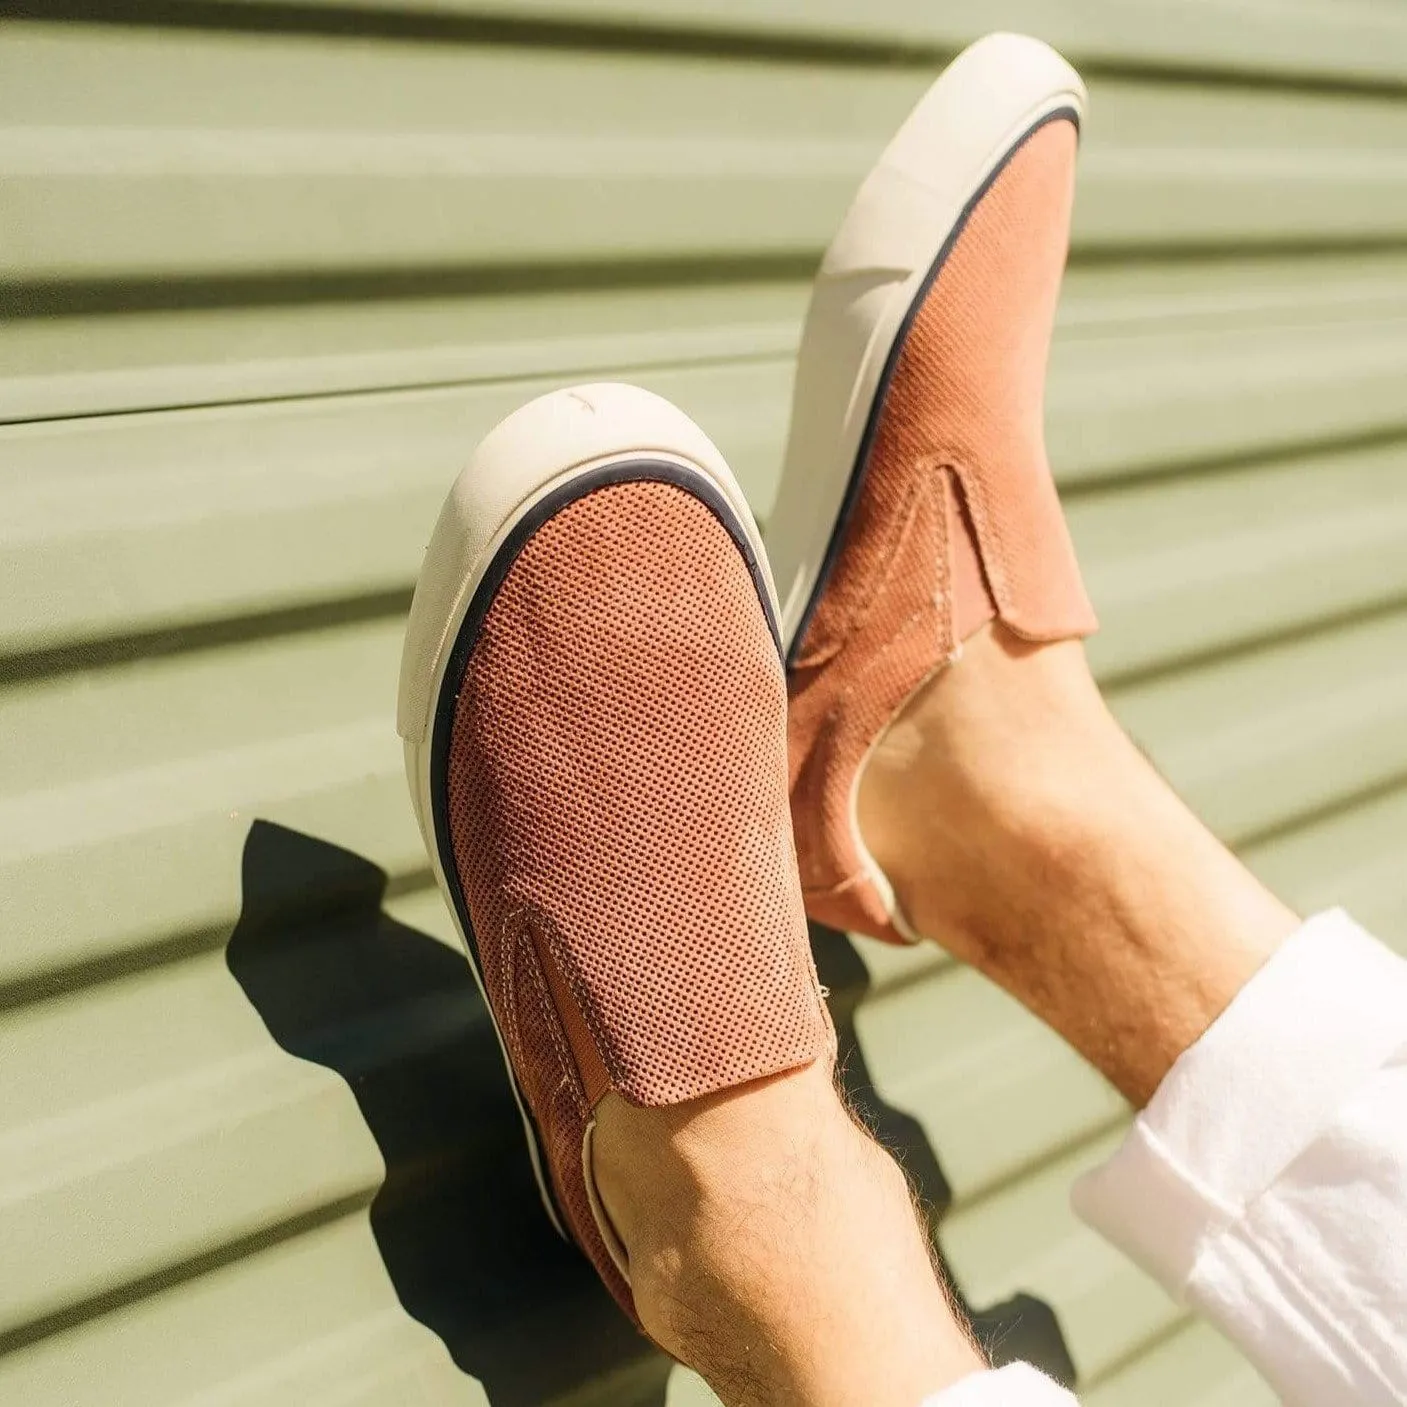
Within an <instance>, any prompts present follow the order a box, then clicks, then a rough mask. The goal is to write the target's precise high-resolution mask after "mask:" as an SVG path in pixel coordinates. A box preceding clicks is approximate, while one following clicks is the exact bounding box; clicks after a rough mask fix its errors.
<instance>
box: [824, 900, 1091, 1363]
mask: <svg viewBox="0 0 1407 1407" xmlns="http://www.w3.org/2000/svg"><path fill="white" fill-rule="evenodd" d="M811 948H812V951H813V952H814V953H815V955H816V970H817V972H818V973H819V975H820V979H821V982H822V984H823V985H824V986H825V987H827V988H828V989H829V991H830V1008H831V1016H832V1017H833V1019H834V1021H835V1028H836V1035H837V1038H838V1042H839V1048H840V1069H841V1073H842V1079H843V1080H844V1083H845V1089H846V1093H847V1094H848V1095H849V1096H850V1100H851V1103H852V1104H853V1105H854V1106H855V1108H856V1109H857V1111H858V1112H859V1113H860V1116H861V1117H862V1118H863V1119H864V1121H865V1123H866V1124H867V1125H868V1126H869V1127H870V1128H871V1129H873V1130H874V1133H875V1136H876V1137H877V1138H878V1139H879V1140H880V1142H881V1143H883V1144H884V1145H885V1147H886V1148H889V1149H890V1150H892V1151H893V1152H894V1153H896V1154H897V1155H898V1157H899V1159H900V1162H901V1163H902V1164H903V1166H904V1168H905V1169H906V1170H907V1172H908V1174H909V1176H910V1178H911V1179H912V1180H913V1182H914V1183H915V1184H916V1185H917V1188H918V1193H919V1196H920V1197H921V1199H922V1201H923V1203H924V1205H925V1207H927V1208H928V1211H929V1218H928V1221H929V1228H930V1234H931V1236H932V1238H933V1247H934V1253H935V1257H936V1259H937V1261H938V1264H939V1265H940V1266H941V1268H942V1271H943V1274H944V1275H945V1276H946V1277H947V1281H948V1286H949V1288H950V1290H951V1291H952V1294H953V1297H954V1299H956V1300H957V1302H958V1303H959V1304H960V1305H961V1306H962V1308H963V1310H964V1311H965V1312H966V1313H967V1315H968V1317H969V1318H970V1319H971V1320H972V1327H973V1330H974V1332H975V1333H976V1335H977V1338H978V1341H979V1342H980V1343H981V1344H982V1346H983V1348H984V1349H985V1350H986V1352H987V1354H988V1356H989V1357H990V1358H991V1360H992V1362H993V1363H995V1364H997V1366H999V1367H1000V1366H1001V1365H1003V1364H1006V1363H1012V1362H1016V1361H1017V1360H1021V1361H1024V1362H1026V1363H1032V1364H1034V1365H1035V1366H1036V1367H1037V1368H1039V1369H1040V1370H1041V1371H1042V1372H1044V1373H1046V1374H1048V1375H1049V1376H1050V1377H1052V1378H1054V1379H1056V1381H1057V1382H1059V1383H1061V1384H1063V1385H1064V1386H1065V1387H1073V1386H1074V1381H1075V1365H1074V1364H1073V1363H1072V1362H1071V1360H1070V1351H1069V1349H1068V1348H1067V1347H1066V1345H1065V1338H1064V1335H1063V1334H1062V1333H1061V1330H1060V1321H1059V1319H1058V1318H1057V1317H1056V1314H1055V1311H1054V1310H1053V1309H1052V1308H1051V1307H1050V1305H1048V1304H1046V1303H1045V1301H1044V1300H1039V1299H1036V1298H1035V1296H1033V1295H1027V1294H1018V1295H1015V1296H1013V1297H1012V1298H1011V1299H1009V1300H1006V1301H1005V1302H1003V1303H1001V1304H996V1305H991V1306H988V1307H987V1308H985V1309H979V1308H977V1307H976V1306H974V1305H973V1304H971V1302H970V1301H969V1300H968V1299H967V1297H966V1296H965V1295H964V1294H963V1292H962V1287H961V1285H959V1284H958V1283H957V1281H956V1280H955V1279H954V1277H953V1273H952V1270H951V1268H950V1267H949V1265H948V1262H947V1258H946V1257H945V1256H944V1255H943V1251H942V1247H941V1245H940V1244H939V1240H938V1225H939V1223H940V1222H941V1220H942V1218H943V1216H944V1214H945V1213H946V1212H947V1210H948V1207H949V1206H950V1205H951V1203H952V1200H953V1193H952V1187H951V1185H950V1184H949V1182H948V1179H947V1178H946V1177H945V1176H944V1175H943V1168H942V1164H941V1163H940V1162H939V1161H938V1155H937V1153H936V1152H935V1151H934V1148H933V1146H932V1144H930V1143H929V1141H928V1138H927V1136H926V1135H925V1133H924V1131H923V1126H922V1125H921V1124H920V1123H919V1122H918V1120H917V1119H915V1118H914V1117H913V1116H912V1115H910V1114H905V1113H904V1112H903V1111H902V1110H899V1109H895V1108H894V1107H893V1106H892V1105H890V1104H886V1103H885V1102H884V1100H883V1099H882V1098H881V1097H880V1095H879V1092H878V1091H877V1090H876V1089H875V1086H874V1079H873V1078H872V1076H871V1075H870V1070H869V1066H868V1065H867V1064H866V1062H865V1053H864V1050H863V1049H862V1048H861V1045H860V1040H859V1036H858V1035H857V1033H856V1030H855V1013H856V1010H857V1009H858V1008H859V1006H860V1003H861V1002H862V1001H863V1000H864V998H865V995H866V994H867V993H868V991H869V989H870V975H869V970H868V969H867V968H866V967H865V964H864V960H863V959H862V958H861V957H860V954H859V953H858V952H857V951H856V948H855V945H854V944H853V943H852V942H851V941H850V939H849V938H847V937H846V936H845V934H843V933H837V932H836V931H835V930H834V929H830V928H823V927H821V926H820V925H819V924H812V925H811Z"/></svg>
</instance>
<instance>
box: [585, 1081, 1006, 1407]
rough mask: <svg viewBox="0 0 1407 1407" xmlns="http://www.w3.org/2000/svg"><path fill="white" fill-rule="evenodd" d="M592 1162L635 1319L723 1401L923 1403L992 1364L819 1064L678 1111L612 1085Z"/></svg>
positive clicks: (907, 1197) (907, 1205) (884, 1168)
mask: <svg viewBox="0 0 1407 1407" xmlns="http://www.w3.org/2000/svg"><path fill="white" fill-rule="evenodd" d="M595 1165H596V1176H597V1182H598V1185H599V1187H600V1189H601V1194H602V1198H603V1200H604V1202H605V1205H606V1210H607V1212H608V1213H609V1215H610V1218H611V1220H612V1222H613V1223H614V1225H615V1226H616V1228H617V1230H618V1231H619V1233H620V1236H621V1239H622V1241H623V1242H624V1244H625V1246H626V1248H627V1249H628V1251H629V1256H630V1269H631V1284H632V1288H633V1289H634V1292H635V1305H636V1309H637V1312H638V1313H639V1315H640V1318H641V1321H642V1323H643V1324H644V1326H645V1328H646V1329H647V1330H648V1331H649V1333H650V1335H651V1336H652V1337H653V1338H654V1339H655V1340H656V1341H657V1342H658V1343H660V1344H661V1345H662V1346H663V1347H664V1348H665V1349H667V1350H668V1351H669V1352H670V1353H671V1354H673V1355H674V1356H675V1357H676V1358H678V1359H679V1360H680V1361H681V1362H683V1363H686V1364H688V1365H689V1366H690V1367H691V1368H693V1369H695V1371H697V1372H698V1373H699V1374H700V1375H701V1376H703V1377H704V1378H705V1379H706V1380H707V1381H708V1383H709V1384H710V1386H712V1388H713V1389H714V1391H715V1392H717V1393H718V1395H719V1397H720V1398H722V1400H723V1401H724V1402H725V1403H728V1404H735V1403H736V1404H753V1403H758V1404H760V1403H767V1404H791V1403H796V1404H801V1403H805V1404H814V1407H823V1405H824V1404H832V1403H834V1404H836V1407H842V1405H843V1404H851V1403H858V1402H863V1403H866V1404H867V1407H889V1404H893V1407H918V1404H919V1403H920V1402H921V1401H923V1399H924V1398H925V1396H926V1395H928V1394H931V1393H934V1392H936V1391H938V1390H940V1389H942V1388H944V1387H947V1386H949V1385H950V1384H952V1383H955V1382H957V1381H959V1380H960V1379H962V1378H965V1377H967V1376H968V1375H969V1374H972V1373H975V1372H978V1371H979V1370H980V1369H981V1368H982V1367H984V1366H985V1365H984V1362H983V1359H982V1358H981V1355H980V1353H979V1351H978V1349H977V1348H976V1347H975V1346H974V1345H973V1343H972V1341H971V1339H970V1337H969V1335H968V1333H967V1332H966V1329H965V1326H963V1325H962V1324H961V1323H960V1321H959V1318H958V1314H957V1312H956V1311H955V1310H954V1308H953V1306H952V1305H951V1303H950V1302H949V1301H948V1299H947V1297H946V1295H945V1293H944V1290H943V1288H942V1287H941V1285H940V1282H939V1279H938V1276H937V1275H936V1273H935V1271H934V1268H933V1265H932V1263H931V1260H930V1254H929V1246H928V1239H927V1234H926V1231H925V1230H924V1228H923V1226H922V1223H921V1221H920V1218H919V1216H918V1214H917V1213H916V1210H915V1208H914V1205H913V1201H912V1197H911V1194H910V1192H909V1188H908V1186H907V1184H906V1182H905V1179H904V1176H903V1174H902V1173H901V1172H900V1171H899V1169H898V1167H897V1166H896V1165H895V1164H894V1162H893V1160H892V1159H891V1158H890V1157H889V1156H888V1154H886V1153H885V1152H884V1151H883V1150H882V1149H880V1148H879V1147H878V1146H877V1145H876V1144H875V1143H874V1142H873V1141H872V1140H871V1139H870V1138H869V1136H868V1135H867V1134H865V1133H864V1132H863V1131H862V1130H861V1129H859V1128H858V1127H857V1126H856V1125H855V1123H854V1122H853V1121H852V1120H851V1118H850V1117H849V1115H848V1114H847V1112H846V1110H845V1107H844V1105H843V1104H842V1102H841V1099H840V1097H839V1096H838V1095H837V1093H836V1090H835V1087H834V1085H833V1083H832V1077H831V1072H830V1070H829V1069H827V1068H822V1066H821V1065H815V1066H812V1067H811V1068H810V1069H808V1070H805V1071H802V1072H799V1073H796V1074H792V1075H788V1076H784V1077H781V1078H779V1079H776V1080H772V1081H768V1082H766V1083H763V1084H760V1085H752V1086H749V1087H747V1088H745V1089H742V1090H735V1091H730V1092H728V1093H727V1094H724V1095H719V1096H715V1097H712V1098H710V1099H707V1100H702V1101H697V1102H695V1103H693V1104H690V1105H685V1106H677V1107H674V1108H670V1109H659V1110H647V1109H638V1108H635V1107H633V1106H631V1105H629V1104H627V1103H626V1102H625V1101H623V1100H620V1099H618V1098H614V1097H610V1098H608V1099H607V1101H606V1102H605V1103H604V1104H603V1105H602V1107H601V1109H600V1110H599V1111H598V1114H597V1136H596V1147H595Z"/></svg>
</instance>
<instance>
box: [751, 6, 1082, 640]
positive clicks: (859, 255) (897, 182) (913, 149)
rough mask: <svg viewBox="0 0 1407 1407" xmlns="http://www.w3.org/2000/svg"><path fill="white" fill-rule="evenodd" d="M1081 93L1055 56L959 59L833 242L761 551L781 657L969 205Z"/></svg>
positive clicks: (1037, 51) (1025, 46)
mask: <svg viewBox="0 0 1407 1407" xmlns="http://www.w3.org/2000/svg"><path fill="white" fill-rule="evenodd" d="M1085 106H1086V98H1085V90H1084V85H1083V84H1082V83H1081V81H1080V78H1079V75H1078V74H1077V73H1076V72H1075V70H1074V69H1073V68H1071V67H1070V65H1069V64H1067V63H1066V62H1065V60H1064V59H1062V58H1061V57H1060V55H1059V54H1057V53H1056V52H1055V51H1054V50H1053V49H1051V48H1049V47H1048V46H1047V45H1045V44H1042V43H1041V42H1040V41H1039V40H1035V39H1028V38H1026V37H1024V36H1021V35H1012V34H994V35H989V36H988V37H987V38H986V39H983V40H980V41H979V42H978V43H976V44H974V45H973V46H972V47H971V48H969V49H967V50H965V51H964V52H963V53H962V54H961V55H959V57H958V58H957V59H955V60H954V61H953V63H952V64H951V65H950V66H949V67H948V69H947V70H946V71H945V72H944V73H943V75H942V76H941V77H940V78H939V79H938V81H937V82H936V83H935V84H934V85H933V86H932V87H931V88H930V89H929V90H928V92H927V94H925V96H924V97H923V99H922V100H921V101H920V102H919V104H918V106H917V107H915V109H914V110H913V112H912V113H911V114H910V115H909V117H908V119H907V120H906V121H905V123H904V125H903V126H902V127H901V128H900V130H899V132H898V133H897V134H896V136H895V137H894V139H893V140H892V141H891V142H890V144H889V145H888V147H886V148H885V151H884V153H883V154H882V155H881V157H880V159H879V161H878V163H877V164H876V165H875V167H874V168H873V170H872V171H871V172H870V174H869V176H868V177H867V178H866V179H865V181H864V183H863V184H862V185H861V187H860V191H859V193H858V194H857V195H856V197H855V200H854V202H853V203H852V205H851V207H850V210H849V211H848V212H847V214H846V217H845V219H844V220H843V221H842V223H841V226H840V229H839V230H838V231H837V233H836V236H835V238H834V240H833V241H832V242H831V245H830V248H829V249H828V251H827V254H826V257H825V259H824V260H823V261H822V265H821V272H820V275H819V276H818V278H817V281H816V287H815V290H814V291H813V294H812V299H811V305H810V307H809V309H808V311H807V317H806V325H805V328H804V331H803V334H802V340H801V347H800V351H799V353H798V356H797V369H796V386H795V391H794V394H793V401H792V415H791V429H790V433H789V435H788V440H787V451H786V460H785V463H784V465H783V470H782V478H781V483H780V486H779V488H778V492H777V498H776V501H775V503H774V505H773V509H772V512H771V514H770V515H769V518H768V525H767V551H768V555H769V557H770V558H771V564H772V572H773V576H774V579H775V581H776V583H777V590H778V595H779V597H780V600H781V603H782V609H781V623H782V638H783V643H784V645H785V647H786V649H787V650H788V651H790V650H791V648H792V646H793V645H794V643H795V640H796V635H797V631H798V629H799V627H800V625H801V623H802V621H803V619H804V617H805V615H806V612H807V608H808V606H809V605H810V602H811V598H812V594H813V593H814V591H815V589H816V585H817V582H818V580H819V577H820V573H821V569H822V566H823V564H824V561H825V556H826V551H827V548H828V547H829V545H830V542H831V536H832V533H833V531H834V529H835V526H836V520H837V518H838V516H839V513H840V510H841V506H842V504H843V502H844V500H845V494H846V489H847V487H848V485H849V483H850V478H851V474H852V472H853V471H854V470H855V468H856V463H855V461H856V459H857V457H858V455H859V452H860V445H861V442H862V440H863V437H864V433H865V427H866V424H867V423H868V420H869V416H870V410H871V406H872V404H873V402H874V398H875V395H876V394H877V392H878V389H879V383H880V378H881V377H882V375H883V373H884V369H885V366H886V364H887V362H888V360H889V355H890V351H891V348H892V347H893V345H894V342H895V339H896V337H897V336H898V334H899V330H900V327H901V326H902V324H903V322H904V318H905V316H906V315H907V313H908V311H909V308H910V306H911V304H912V303H913V301H914V298H915V297H916V296H917V294H918V291H919V289H920V287H921V286H922V284H923V282H924V280H925V279H926V278H927V277H928V274H929V271H930V269H931V268H932V266H933V264H934V262H935V260H936V259H937V258H938V255H939V254H940V252H941V251H942V249H943V247H944V245H945V244H946V243H947V241H948V239H949V236H950V235H951V233H952V231H953V229H954V228H955V227H956V226H957V225H958V223H959V222H960V221H961V220H962V218H963V215H964V212H965V211H966V210H967V208H968V205H969V203H970V202H971V201H972V199H973V197H974V196H975V195H976V194H977V193H978V192H979V191H981V190H982V189H983V187H984V185H985V184H986V182H987V181H988V180H989V179H990V178H991V176H992V173H993V172H994V171H995V170H997V168H998V167H999V166H1000V165H1001V164H1002V163H1003V162H1004V161H1005V160H1006V159H1007V156H1008V155H1009V153H1010V152H1011V151H1012V149H1013V148H1014V147H1015V146H1016V145H1018V144H1019V143H1020V141H1021V140H1022V138H1023V137H1024V136H1025V135H1026V133H1028V132H1029V131H1030V130H1031V129H1032V128H1034V127H1036V126H1038V125H1039V124H1040V122H1041V121H1042V120H1043V119H1044V118H1046V117H1048V116H1050V115H1052V114H1054V113H1056V112H1059V111H1061V110H1063V109H1071V110H1073V111H1074V112H1075V113H1076V114H1077V115H1078V116H1079V117H1081V118H1082V117H1083V115H1084V112H1085Z"/></svg>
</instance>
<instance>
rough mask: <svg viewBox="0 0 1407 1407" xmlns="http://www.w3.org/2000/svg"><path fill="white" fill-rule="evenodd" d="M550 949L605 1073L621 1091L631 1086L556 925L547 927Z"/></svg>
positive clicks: (623, 1066) (622, 1064)
mask: <svg viewBox="0 0 1407 1407" xmlns="http://www.w3.org/2000/svg"><path fill="white" fill-rule="evenodd" d="M547 946H548V948H549V949H550V950H551V953H552V959H553V961H554V962H555V963H556V964H557V966H558V968H559V969H560V971H561V973H562V976H563V977H564V978H565V979H566V982H567V986H568V988H569V989H570V990H571V994H572V995H573V996H574V997H575V998H576V999H577V1003H578V1005H579V1006H580V1007H581V1017H582V1020H583V1021H585V1022H586V1028H587V1030H588V1031H590V1032H591V1035H592V1037H593V1038H594V1039H595V1041H596V1049H597V1052H598V1053H599V1054H600V1056H601V1063H602V1064H603V1065H604V1066H605V1067H606V1073H607V1074H608V1075H609V1076H610V1077H611V1084H612V1085H614V1086H616V1087H617V1088H618V1087H620V1086H621V1085H624V1084H627V1083H629V1080H628V1077H627V1076H626V1073H625V1065H624V1063H623V1062H622V1060H621V1058H620V1055H619V1054H618V1052H617V1051H616V1048H615V1044H614V1042H613V1041H612V1040H611V1039H610V1037H609V1035H608V1034H607V1032H606V1028H605V1026H604V1025H603V1024H602V1022H601V1019H600V1016H599V1014H598V1013H597V1011H596V1009H595V1007H594V1005H593V1002H592V998H591V995H590V993H589V991H588V990H587V986H586V983H585V982H584V981H583V980H582V978H581V975H580V974H579V973H578V972H577V970H576V968H575V966H574V965H573V963H572V960H571V954H570V951H569V950H568V948H567V945H566V943H565V942H564V941H563V939H562V936H561V934H560V933H558V931H557V925H556V924H549V925H547Z"/></svg>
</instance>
